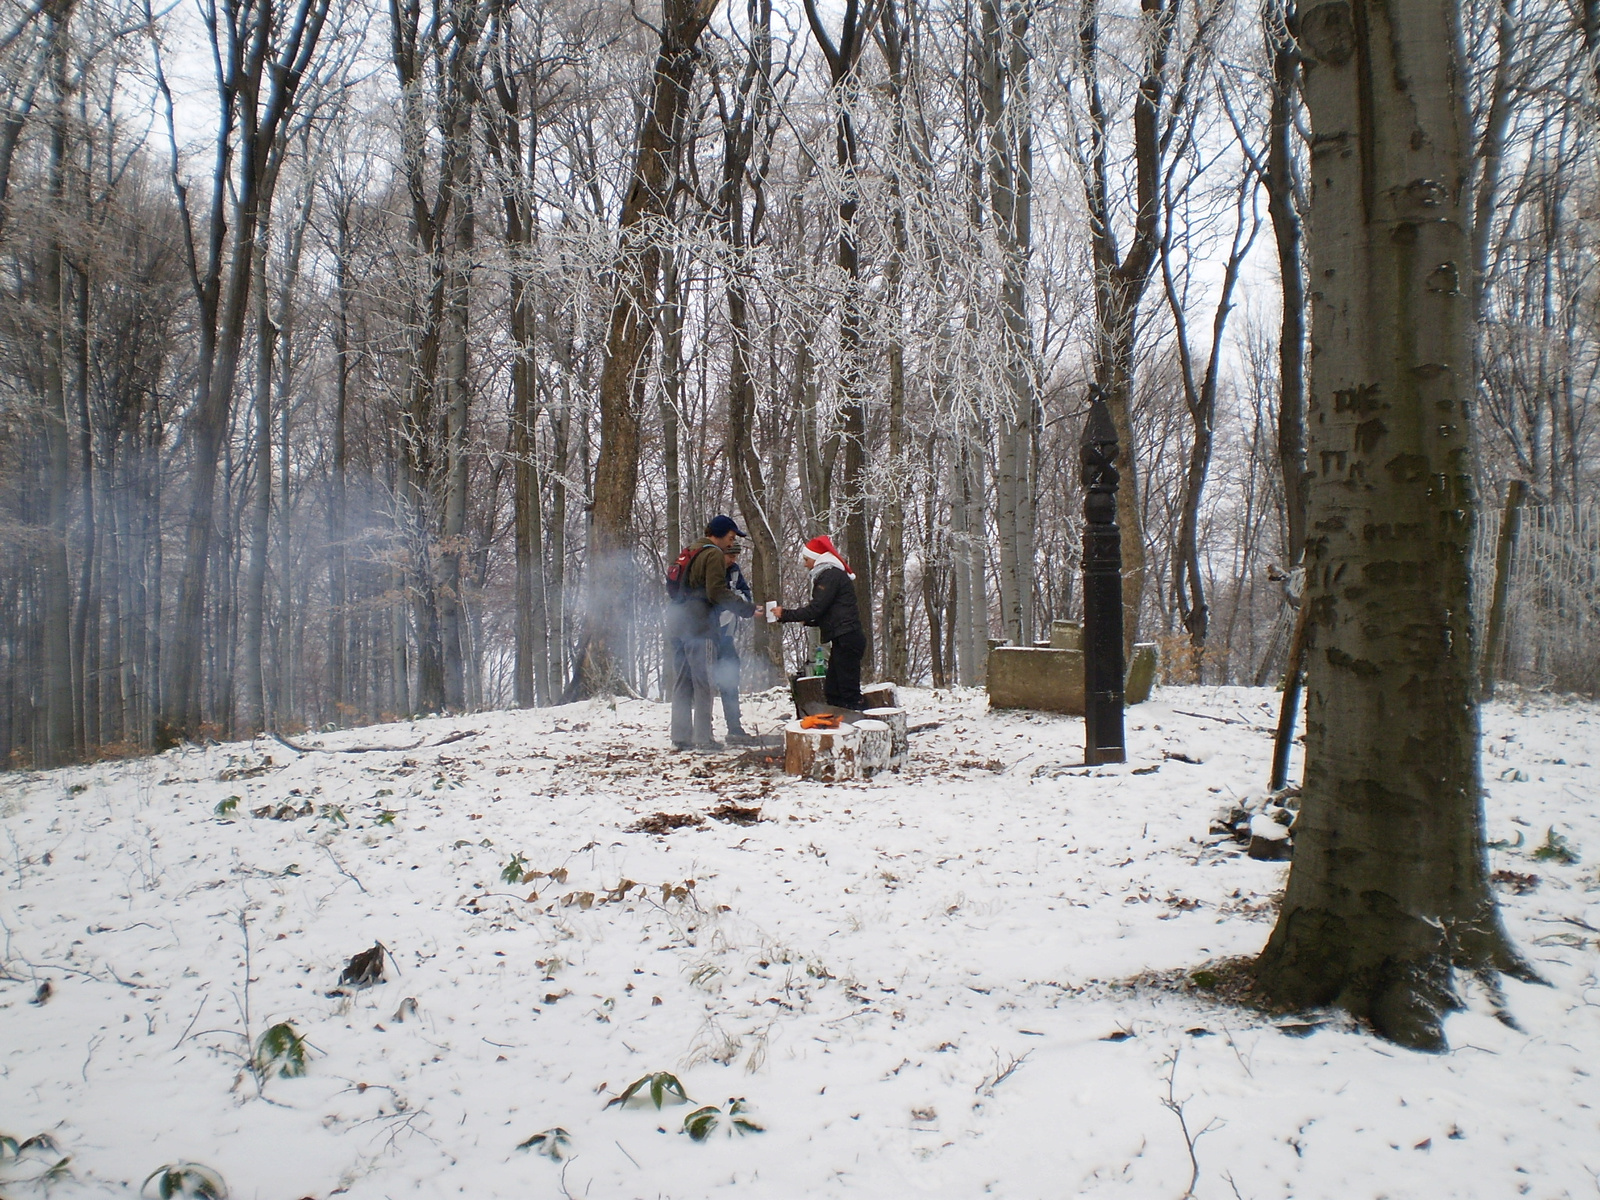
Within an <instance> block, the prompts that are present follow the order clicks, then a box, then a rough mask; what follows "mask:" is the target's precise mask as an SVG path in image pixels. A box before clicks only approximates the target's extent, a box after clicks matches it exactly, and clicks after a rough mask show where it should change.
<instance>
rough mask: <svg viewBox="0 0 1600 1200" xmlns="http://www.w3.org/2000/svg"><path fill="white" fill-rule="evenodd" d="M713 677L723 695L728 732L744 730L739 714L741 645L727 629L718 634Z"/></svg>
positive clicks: (724, 717)
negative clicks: (736, 643)
mask: <svg viewBox="0 0 1600 1200" xmlns="http://www.w3.org/2000/svg"><path fill="white" fill-rule="evenodd" d="M711 678H712V682H714V683H715V684H716V685H717V692H718V693H719V694H720V695H721V696H722V716H723V719H724V720H725V721H727V723H728V732H729V733H730V734H734V733H741V732H743V730H744V724H743V721H742V718H741V717H740V714H739V647H738V646H737V645H735V644H734V640H733V636H732V634H729V633H727V632H726V631H719V633H718V636H717V661H716V664H715V665H714V666H713V667H712V670H711Z"/></svg>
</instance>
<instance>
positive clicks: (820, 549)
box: [806, 533, 855, 578]
mask: <svg viewBox="0 0 1600 1200" xmlns="http://www.w3.org/2000/svg"><path fill="white" fill-rule="evenodd" d="M806 553H807V554H809V555H811V556H812V557H813V558H821V557H822V556H823V555H825V554H826V555H829V556H830V557H832V558H834V559H836V560H838V563H839V565H840V566H841V567H843V568H844V573H845V574H846V575H849V576H850V577H851V578H854V577H855V575H854V572H852V571H851V570H850V564H849V563H847V562H845V560H844V555H842V554H840V553H839V551H838V550H837V549H835V548H834V545H833V539H832V538H831V537H829V536H828V535H827V534H825V533H819V534H818V535H817V536H816V537H814V538H812V539H811V540H810V541H809V542H807V543H806Z"/></svg>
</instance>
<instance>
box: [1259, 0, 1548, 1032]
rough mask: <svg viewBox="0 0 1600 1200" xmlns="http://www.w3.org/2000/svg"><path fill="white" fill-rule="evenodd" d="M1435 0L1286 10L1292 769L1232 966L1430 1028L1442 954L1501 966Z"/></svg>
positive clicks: (1449, 12)
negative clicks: (1303, 130)
mask: <svg viewBox="0 0 1600 1200" xmlns="http://www.w3.org/2000/svg"><path fill="white" fill-rule="evenodd" d="M1456 22H1457V9H1456V5H1455V4H1454V3H1452V2H1451V0H1394V2H1391V3H1387V4H1384V3H1377V2H1376V0H1354V3H1347V2H1346V0H1330V2H1325V3H1323V4H1321V5H1319V6H1317V7H1316V8H1313V9H1311V10H1310V11H1309V12H1307V13H1305V14H1303V15H1302V17H1301V22H1300V27H1299V31H1298V34H1299V41H1300V46H1301V49H1302V51H1303V52H1304V54H1305V55H1306V58H1307V65H1306V76H1305V95H1306V103H1307V107H1308V109H1309V111H1310V116H1311V125H1312V130H1313V141H1312V160H1311V175H1312V186H1313V201H1312V209H1311V222H1310V234H1311V237H1310V248H1311V259H1312V263H1313V265H1314V268H1315V270H1314V274H1313V278H1314V279H1315V291H1314V292H1313V295H1312V339H1313V344H1314V346H1315V351H1316V353H1315V357H1314V359H1313V368H1312V393H1311V403H1310V408H1309V415H1310V422H1309V427H1310V461H1311V466H1312V481H1311V488H1310V513H1309V518H1310V522H1309V523H1310V529H1311V530H1312V534H1313V536H1312V537H1311V540H1310V541H1309V543H1308V546H1307V553H1306V563H1307V581H1306V603H1307V604H1308V605H1309V606H1310V620H1309V622H1308V624H1307V629H1306V638H1307V662H1308V671H1307V675H1308V679H1307V691H1308V705H1307V721H1306V726H1307V728H1306V773H1305V783H1304V786H1303V789H1302V795H1301V805H1302V808H1301V814H1300V818H1299V821H1298V823H1297V825H1296V837H1295V842H1296V845H1295V862H1294V867H1293V869H1292V870H1291V872H1290V876H1289V885H1288V891H1287V894H1286V895H1285V897H1284V900H1283V907H1282V911H1281V913H1280V915H1279V918H1278V923H1277V926H1276V927H1275V928H1274V930H1273V932H1272V937H1271V940H1270V941H1269V942H1268V944H1267V947H1266V949H1265V951H1264V952H1263V953H1262V956H1261V958H1260V960H1259V962H1258V964H1257V971H1258V980H1259V983H1260V985H1261V987H1262V989H1263V990H1264V992H1265V993H1266V994H1267V995H1268V996H1270V997H1271V998H1272V999H1273V1000H1275V1001H1276V1002H1278V1003H1282V1004H1286V1005H1290V1006H1293V1007H1297V1008H1298V1007H1310V1006H1315V1005H1323V1004H1338V1005H1339V1006H1341V1007H1343V1008H1345V1009H1347V1010H1349V1011H1350V1012H1352V1013H1354V1014H1356V1015H1358V1016H1361V1017H1364V1018H1367V1019H1368V1020H1370V1021H1371V1022H1372V1023H1373V1025H1374V1026H1375V1027H1376V1028H1377V1030H1378V1031H1379V1032H1380V1033H1381V1034H1383V1035H1384V1036H1385V1037H1388V1038H1392V1039H1394V1040H1395V1041H1398V1042H1401V1043H1403V1044H1406V1045H1409V1046H1415V1047H1418V1048H1423V1049H1442V1048H1443V1047H1444V1034H1443V1028H1442V1021H1443V1018H1444V1016H1445V1014H1447V1013H1448V1012H1449V1011H1450V1010H1452V1009H1454V1008H1458V1007H1460V1000H1459V999H1458V993H1457V990H1456V985H1455V982H1454V972H1455V971H1457V970H1466V971H1471V972H1474V973H1477V974H1480V975H1483V976H1485V977H1487V978H1488V979H1489V982H1490V986H1491V995H1497V994H1498V991H1497V989H1495V988H1494V986H1493V974H1494V972H1496V971H1509V972H1513V973H1516V974H1518V975H1520V976H1523V977H1526V976H1527V975H1528V974H1529V972H1528V969H1527V968H1526V966H1525V965H1524V964H1523V963H1522V962H1521V960H1520V959H1519V958H1518V956H1517V955H1516V953H1515V951H1514V950H1513V949H1512V947H1511V946H1510V944H1509V942H1508V940H1507V938H1506V935H1505V932H1504V930H1503V929H1502V927H1501V923H1500V917H1499V912H1498V909H1497V907H1496V905H1495V900H1494V896H1493V893H1492V892H1491V890H1490V887H1489V881H1488V869H1487V864H1486V853H1485V849H1484V832H1483V830H1484V818H1483V802H1482V788H1481V781H1480V777H1479V761H1478V715H1477V709H1476V706H1475V704H1474V702H1473V666H1474V663H1473V657H1474V656H1473V637H1472V613H1471V608H1472V605H1471V587H1470V585H1471V571H1470V566H1471V563H1470V557H1471V551H1472V544H1473V527H1474V514H1475V511H1476V497H1475V496H1474V494H1473V479H1472V451H1471V443H1472V414H1471V403H1472V399H1473V393H1474V387H1473V379H1472V363H1473V351H1472V340H1471V326H1470V321H1471V315H1472V286H1471V277H1470V273H1471V269H1472V246H1471V241H1470V234H1469V216H1468V214H1469V205H1470V196H1469V194H1468V155H1469V153H1470V149H1469V140H1468V129H1467V115H1466V107H1465V103H1464V97H1463V94H1462V88H1463V86H1464V83H1463V80H1464V64H1463V63H1462V62H1461V61H1460V59H1459V46H1460V40H1459V38H1460V31H1459V29H1458V27H1457V23H1456Z"/></svg>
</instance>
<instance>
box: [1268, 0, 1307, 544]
mask: <svg viewBox="0 0 1600 1200" xmlns="http://www.w3.org/2000/svg"><path fill="white" fill-rule="evenodd" d="M1289 21H1290V11H1289V0H1268V3H1267V5H1266V8H1265V11H1264V13H1263V22H1264V24H1265V26H1266V31H1267V50H1268V53H1269V54H1270V55H1271V56H1272V97H1271V107H1270V108H1269V110H1268V116H1267V163H1266V166H1267V170H1266V176H1265V179H1264V182H1265V184H1266V189H1267V215H1268V216H1269V217H1270V218H1271V220H1272V235H1273V239H1274V241H1275V242H1276V243H1277V248H1278V278H1279V283H1280V290H1281V293H1282V306H1283V307H1282V312H1281V313H1280V314H1279V318H1278V471H1279V473H1280V474H1281V475H1282V477H1283V509H1284V536H1285V539H1286V542H1285V547H1284V550H1285V555H1286V557H1287V559H1288V562H1287V563H1286V564H1285V565H1286V566H1290V567H1293V566H1297V565H1298V564H1299V562H1300V558H1301V555H1302V554H1303V553H1304V551H1305V542H1306V485H1307V479H1306V281H1305V270H1306V265H1305V229H1304V226H1303V223H1302V222H1301V219H1300V209H1299V205H1298V201H1297V199H1296V182H1297V180H1296V166H1295V140H1296V139H1297V138H1298V137H1299V136H1300V135H1299V132H1298V131H1297V130H1296V128H1295V113H1296V112H1297V111H1298V110H1299V94H1300V84H1299V53H1298V52H1297V51H1296V49H1295V45H1294V39H1293V36H1292V35H1291V34H1290V32H1289Z"/></svg>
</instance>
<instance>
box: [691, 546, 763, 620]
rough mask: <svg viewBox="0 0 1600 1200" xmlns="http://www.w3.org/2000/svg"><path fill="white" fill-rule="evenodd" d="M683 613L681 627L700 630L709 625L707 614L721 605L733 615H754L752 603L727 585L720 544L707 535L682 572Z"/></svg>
mask: <svg viewBox="0 0 1600 1200" xmlns="http://www.w3.org/2000/svg"><path fill="white" fill-rule="evenodd" d="M682 605H683V608H684V609H685V610H686V611H685V613H684V614H683V615H684V617H685V618H687V621H686V623H685V628H691V627H692V628H693V629H694V630H696V631H699V632H701V633H708V632H710V629H711V614H712V612H713V611H715V610H717V609H723V610H726V611H727V612H731V613H733V614H735V615H736V616H741V617H749V616H754V615H755V611H756V608H755V605H754V604H752V603H751V602H750V601H749V600H746V599H745V598H744V597H743V596H741V595H740V594H739V593H738V592H736V591H734V590H733V589H732V588H730V587H729V586H728V559H727V556H726V555H725V554H723V553H722V547H720V546H718V545H717V544H716V543H715V542H713V541H711V540H710V539H709V538H708V539H706V540H705V541H703V542H701V543H700V547H699V550H698V552H697V553H696V554H695V556H694V558H693V560H692V561H691V562H690V563H689V569H688V570H687V571H685V572H684V573H683V600H682Z"/></svg>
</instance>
